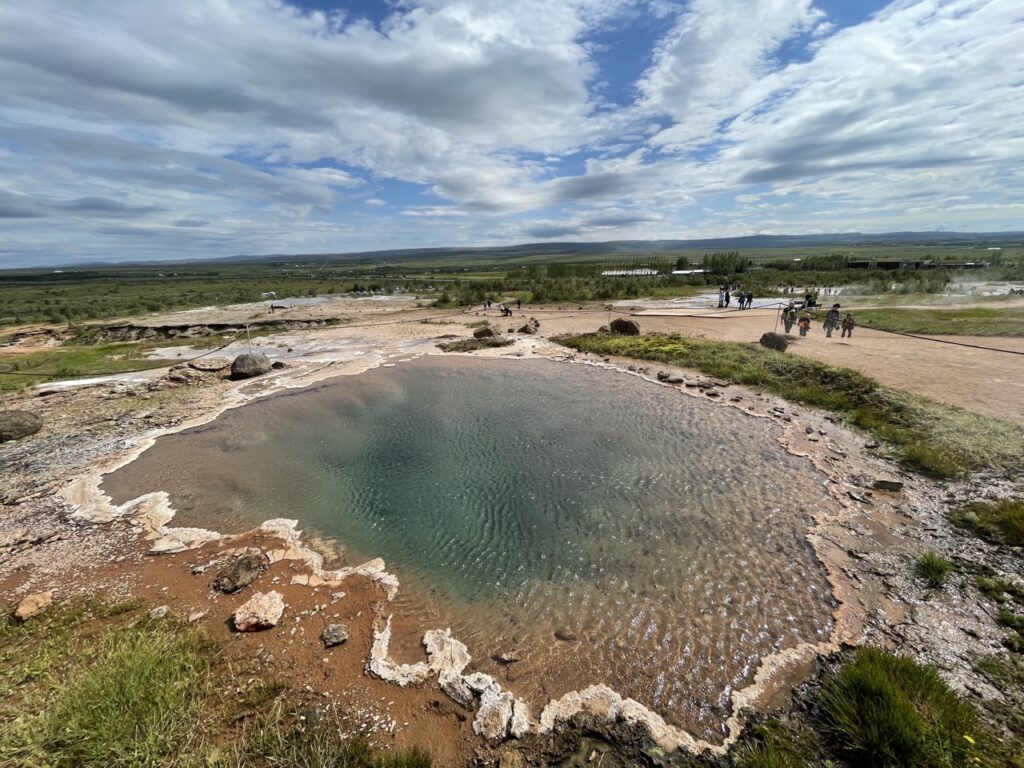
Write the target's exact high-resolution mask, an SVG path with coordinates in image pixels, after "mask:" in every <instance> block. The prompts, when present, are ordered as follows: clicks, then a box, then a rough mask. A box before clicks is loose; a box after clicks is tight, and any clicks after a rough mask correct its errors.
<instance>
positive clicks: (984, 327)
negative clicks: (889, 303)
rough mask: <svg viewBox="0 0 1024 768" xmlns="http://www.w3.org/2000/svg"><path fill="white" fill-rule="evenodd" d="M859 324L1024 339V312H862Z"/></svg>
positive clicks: (936, 333) (980, 309)
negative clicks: (1021, 337)
mask: <svg viewBox="0 0 1024 768" xmlns="http://www.w3.org/2000/svg"><path fill="white" fill-rule="evenodd" d="M851 311H853V312H855V313H856V316H857V323H858V324H859V325H862V326H867V327H869V328H878V329H880V330H884V331H896V332H898V333H920V334H926V335H930V336H1024V309H1021V308H1019V307H1003V308H993V307H971V308H969V309H900V308H897V307H894V308H891V309H888V308H887V309H860V310H851Z"/></svg>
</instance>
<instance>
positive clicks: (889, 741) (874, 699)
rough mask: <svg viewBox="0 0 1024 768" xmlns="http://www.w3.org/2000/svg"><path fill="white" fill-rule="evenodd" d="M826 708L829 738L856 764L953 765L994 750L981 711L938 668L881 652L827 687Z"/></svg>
mask: <svg viewBox="0 0 1024 768" xmlns="http://www.w3.org/2000/svg"><path fill="white" fill-rule="evenodd" d="M820 710H821V712H820V717H821V728H822V732H823V734H824V735H825V736H826V737H827V738H828V741H829V743H830V744H831V745H832V747H833V748H834V749H835V750H836V751H837V752H838V754H840V755H841V756H842V757H843V758H845V759H846V760H848V761H849V762H850V763H851V764H853V765H865V766H866V765H871V766H879V768H897V767H898V768H947V767H948V766H954V765H969V764H972V763H973V762H974V760H973V758H975V757H978V758H979V759H984V757H985V756H986V752H987V750H988V748H989V745H988V743H987V742H988V739H987V738H986V737H984V736H983V735H982V734H981V733H980V732H979V725H978V719H977V714H976V713H975V711H974V709H973V708H972V707H971V706H970V705H969V704H967V703H966V702H964V701H962V700H961V699H960V698H959V697H958V696H957V695H956V694H955V693H954V692H953V691H952V690H951V689H950V688H949V686H947V685H946V684H945V683H944V682H943V681H942V680H941V679H940V678H939V676H938V674H936V672H935V670H933V669H930V668H928V667H922V666H919V665H917V664H915V663H914V662H912V661H910V660H909V659H903V658H900V657H897V656H893V655H891V654H888V653H886V652H884V651H880V650H877V649H874V648H860V649H858V650H857V651H856V652H855V653H854V655H853V658H852V659H851V660H850V661H849V662H847V663H846V664H844V665H843V666H842V667H841V668H840V669H839V671H838V672H837V673H836V674H835V675H834V676H833V678H832V679H831V680H828V681H827V682H826V683H825V688H824V690H823V691H822V695H821V698H820Z"/></svg>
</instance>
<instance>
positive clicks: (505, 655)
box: [491, 651, 520, 666]
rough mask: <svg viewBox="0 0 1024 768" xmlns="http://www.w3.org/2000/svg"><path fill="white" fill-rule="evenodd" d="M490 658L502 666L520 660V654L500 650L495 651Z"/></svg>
mask: <svg viewBox="0 0 1024 768" xmlns="http://www.w3.org/2000/svg"><path fill="white" fill-rule="evenodd" d="M491 658H492V659H494V660H495V661H496V662H498V663H499V664H501V665H502V666H508V665H509V664H515V663H516V662H517V661H520V656H519V654H518V653H516V652H515V651H502V652H501V653H495V654H493V655H492V656H491Z"/></svg>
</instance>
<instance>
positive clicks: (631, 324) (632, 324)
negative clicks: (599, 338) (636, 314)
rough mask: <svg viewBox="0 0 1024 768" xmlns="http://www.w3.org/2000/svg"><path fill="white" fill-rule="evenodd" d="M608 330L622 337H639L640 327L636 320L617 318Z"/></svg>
mask: <svg viewBox="0 0 1024 768" xmlns="http://www.w3.org/2000/svg"><path fill="white" fill-rule="evenodd" d="M608 328H609V329H610V330H611V332H612V333H617V334H619V335H620V336H639V335H640V326H639V324H638V323H637V322H636V320H630V319H629V318H628V317H616V318H615V319H614V320H612V321H611V323H610V324H609V325H608Z"/></svg>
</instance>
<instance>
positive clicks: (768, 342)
mask: <svg viewBox="0 0 1024 768" xmlns="http://www.w3.org/2000/svg"><path fill="white" fill-rule="evenodd" d="M760 343H761V346H762V347H767V348H768V349H774V350H775V351H776V352H785V351H786V349H787V348H788V347H789V342H788V341H786V337H785V336H783V335H782V334H781V333H772V332H771V331H768V333H764V334H761V342H760Z"/></svg>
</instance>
